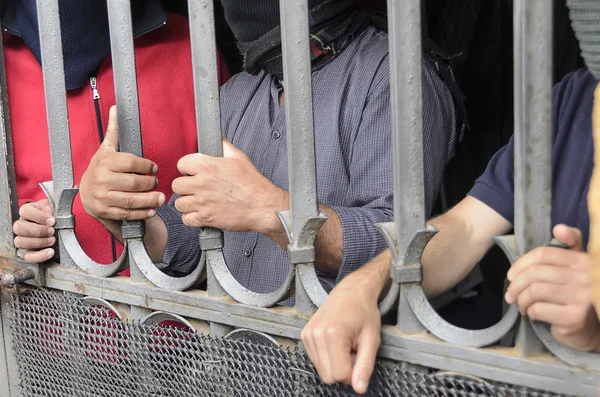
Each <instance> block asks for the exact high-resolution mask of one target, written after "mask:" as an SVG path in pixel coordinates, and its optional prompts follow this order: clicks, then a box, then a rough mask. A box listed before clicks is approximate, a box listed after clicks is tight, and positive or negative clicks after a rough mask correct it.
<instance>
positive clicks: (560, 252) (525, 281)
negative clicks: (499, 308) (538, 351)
mask: <svg viewBox="0 0 600 397" xmlns="http://www.w3.org/2000/svg"><path fill="white" fill-rule="evenodd" d="M554 236H555V237H556V238H557V239H558V240H559V241H561V242H563V243H565V244H567V245H568V247H569V248H568V249H563V248H556V247H538V248H536V249H534V250H532V251H531V252H529V253H528V254H526V255H524V256H523V257H521V258H519V260H518V261H517V262H515V264H514V265H513V266H512V267H511V269H510V271H509V272H508V275H507V277H508V280H509V281H510V286H509V287H508V290H507V292H506V301H507V302H508V303H509V304H512V303H515V302H516V303H517V304H518V306H519V310H520V311H521V313H522V314H527V315H528V316H529V317H530V318H531V319H533V320H539V321H544V322H546V323H548V324H550V326H551V332H552V335H554V337H555V338H556V339H557V340H558V341H560V342H561V343H563V344H565V345H567V346H570V347H572V348H574V349H578V350H585V351H592V350H593V351H596V350H598V348H599V347H600V344H599V338H600V322H599V321H598V317H597V316H596V313H595V311H594V308H593V306H592V299H591V274H590V272H591V261H590V256H589V255H588V254H587V253H586V252H585V251H584V247H583V242H582V237H581V232H580V231H579V230H578V229H574V228H571V227H568V226H565V225H558V226H556V227H555V228H554Z"/></svg>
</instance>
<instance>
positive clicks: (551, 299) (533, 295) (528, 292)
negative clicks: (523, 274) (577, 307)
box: [517, 282, 585, 314]
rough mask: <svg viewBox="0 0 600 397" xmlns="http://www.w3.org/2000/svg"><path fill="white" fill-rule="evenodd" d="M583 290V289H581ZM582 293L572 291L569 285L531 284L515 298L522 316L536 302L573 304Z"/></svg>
mask: <svg viewBox="0 0 600 397" xmlns="http://www.w3.org/2000/svg"><path fill="white" fill-rule="evenodd" d="M582 290H585V288H582ZM580 293H583V292H582V291H577V290H575V291H574V288H573V286H571V285H556V284H548V283H540V282H536V283H533V284H531V285H530V286H529V287H528V288H526V289H525V290H524V291H523V292H522V293H521V294H519V295H518V297H517V303H518V305H519V310H520V311H521V313H522V314H525V313H527V310H528V309H529V307H530V306H531V305H533V304H534V303H536V302H546V303H554V304H557V305H567V304H571V303H575V301H576V300H577V299H579V298H578V294H580Z"/></svg>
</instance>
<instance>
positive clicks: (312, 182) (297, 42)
mask: <svg viewBox="0 0 600 397" xmlns="http://www.w3.org/2000/svg"><path fill="white" fill-rule="evenodd" d="M279 3H280V5H279V6H280V7H281V28H282V29H281V45H282V49H283V71H284V86H285V90H284V93H285V114H286V124H287V147H288V173H289V180H290V208H291V209H292V220H293V236H294V238H295V239H296V238H297V237H298V236H300V233H301V232H302V229H303V228H304V225H306V223H307V222H308V221H309V219H310V218H312V217H316V216H317V215H318V210H317V182H316V175H317V174H316V163H315V161H316V160H315V158H316V156H315V138H314V121H313V102H312V74H311V62H310V41H309V28H308V26H309V25H308V3H307V1H306V0H285V1H280V2H279Z"/></svg>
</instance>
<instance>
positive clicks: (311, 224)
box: [277, 211, 328, 307]
mask: <svg viewBox="0 0 600 397" xmlns="http://www.w3.org/2000/svg"><path fill="white" fill-rule="evenodd" d="M277 216H278V217H279V220H280V221H281V224H282V225H283V228H284V230H285V233H286V235H287V237H288V241H289V242H290V244H289V245H288V258H289V261H290V265H297V266H298V276H299V277H300V281H301V282H302V286H303V287H304V290H305V291H306V294H307V295H308V297H309V298H310V300H311V301H312V303H313V304H314V305H315V306H317V307H320V306H321V305H322V304H323V302H325V300H326V299H327V296H328V293H327V291H325V289H324V288H323V285H322V284H321V281H320V280H319V276H318V275H317V271H316V270H315V266H314V263H315V260H316V254H315V245H314V244H315V239H316V238H317V234H318V233H319V230H321V227H323V224H324V223H325V222H326V221H327V214H325V213H324V212H321V213H320V214H319V216H316V217H311V218H309V219H308V220H307V221H306V223H305V224H304V226H303V227H302V232H300V235H299V236H294V233H293V230H294V228H293V218H292V212H291V211H279V212H278V213H277ZM295 237H296V238H295Z"/></svg>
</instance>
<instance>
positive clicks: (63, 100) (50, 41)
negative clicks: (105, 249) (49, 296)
mask: <svg viewBox="0 0 600 397" xmlns="http://www.w3.org/2000/svg"><path fill="white" fill-rule="evenodd" d="M37 17H38V21H43V23H40V24H39V29H40V47H41V54H42V69H43V72H44V92H45V95H46V116H47V118H48V134H49V136H50V156H51V159H52V180H53V182H54V199H55V200H58V199H59V198H60V194H61V192H62V191H63V190H65V189H70V188H72V187H73V165H72V164H73V163H72V160H71V138H70V133H69V116H68V110H67V89H66V86H65V72H64V70H65V69H64V62H63V50H62V39H61V32H60V16H59V13H58V0H37ZM61 254H62V253H61ZM61 256H62V255H61Z"/></svg>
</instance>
